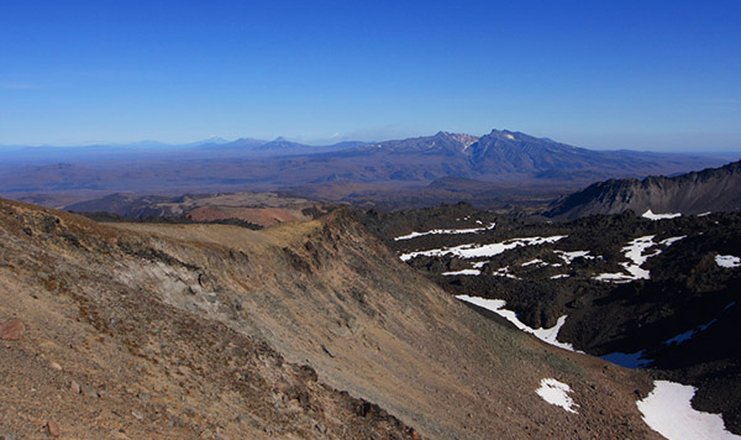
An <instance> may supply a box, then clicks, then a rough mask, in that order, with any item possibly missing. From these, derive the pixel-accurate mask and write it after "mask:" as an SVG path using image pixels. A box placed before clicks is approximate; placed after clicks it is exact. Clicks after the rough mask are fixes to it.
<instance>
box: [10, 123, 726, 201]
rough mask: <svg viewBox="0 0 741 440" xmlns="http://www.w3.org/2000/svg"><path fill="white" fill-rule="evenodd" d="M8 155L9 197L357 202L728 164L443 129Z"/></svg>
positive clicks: (565, 185)
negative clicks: (127, 195) (375, 137)
mask: <svg viewBox="0 0 741 440" xmlns="http://www.w3.org/2000/svg"><path fill="white" fill-rule="evenodd" d="M0 158H1V159H2V160H0V182H1V183H0V193H2V194H5V195H6V196H10V197H18V196H17V194H24V193H25V194H27V193H40V192H59V191H67V192H69V191H80V190H85V191H96V192H98V194H101V193H112V192H120V191H132V192H139V193H141V192H148V193H152V192H169V193H170V194H173V193H180V194H182V193H184V192H187V191H211V192H213V191H232V190H246V189H251V190H286V189H287V190H290V191H292V192H293V193H294V194H297V195H301V196H308V195H311V194H319V193H321V194H322V196H323V197H326V198H328V199H332V200H352V201H354V200H358V199H361V200H362V199H365V198H367V197H369V195H370V194H372V197H373V198H375V199H379V198H380V199H383V198H384V197H395V196H396V195H397V194H399V191H400V190H402V189H405V188H417V189H419V188H422V189H421V191H432V192H434V193H435V194H438V193H439V192H440V191H441V188H440V187H439V185H437V186H435V182H438V181H440V180H441V179H442V180H444V181H445V182H446V183H445V191H447V193H449V194H450V195H452V196H455V193H456V191H457V190H458V189H457V188H456V187H455V185H456V182H462V184H463V185H464V187H463V188H461V190H464V191H468V190H470V188H472V187H473V186H476V187H478V188H489V190H487V191H488V192H490V193H497V192H498V191H501V192H508V191H518V192H527V191H529V190H530V189H532V190H533V191H536V189H537V191H541V192H542V189H543V188H544V187H545V188H547V190H548V191H549V192H559V191H560V192H561V194H563V193H566V192H569V191H573V190H576V189H578V188H582V187H584V186H586V185H588V184H591V183H593V182H595V181H598V180H603V179H608V178H616V177H619V178H625V177H645V176H648V175H654V174H666V175H673V174H677V173H683V172H687V171H691V170H697V169H701V168H706V167H712V166H720V165H722V164H723V163H724V160H723V159H721V158H718V157H711V156H702V155H697V154H694V155H693V154H662V153H651V152H638V151H628V150H621V151H594V150H588V149H584V148H578V147H574V146H571V145H567V144H563V143H560V142H556V141H554V140H551V139H548V138H537V137H534V136H530V135H527V134H525V133H521V132H517V131H509V130H492V131H491V132H490V133H488V134H486V135H484V136H480V137H477V136H473V135H469V134H459V133H446V132H438V133H437V134H435V135H432V136H423V137H415V138H409V139H401V140H389V141H383V142H375V143H363V142H342V143H338V144H334V145H326V146H310V145H305V144H301V143H297V142H293V141H290V140H287V139H284V138H278V139H275V140H273V141H269V142H266V141H262V140H258V139H251V138H241V139H238V140H236V141H231V142H226V141H224V140H223V139H218V138H215V139H210V140H206V141H204V142H203V143H196V144H189V145H181V146H161V147H151V148H146V147H144V146H142V145H139V146H112V147H103V146H96V147H85V148H59V149H58V148H52V147H44V148H20V149H6V150H0ZM472 182H482V184H480V185H478V184H477V185H473V186H472ZM431 184H433V185H432V187H428V186H429V185H431ZM371 187H372V188H371ZM425 188H426V189H425ZM531 192H532V191H531ZM554 195H556V194H554ZM404 197H408V194H407V195H405V196H404ZM435 197H437V196H435ZM435 197H433V200H437V199H436V198H435ZM486 197H489V196H486ZM440 200H447V199H446V198H443V199H440Z"/></svg>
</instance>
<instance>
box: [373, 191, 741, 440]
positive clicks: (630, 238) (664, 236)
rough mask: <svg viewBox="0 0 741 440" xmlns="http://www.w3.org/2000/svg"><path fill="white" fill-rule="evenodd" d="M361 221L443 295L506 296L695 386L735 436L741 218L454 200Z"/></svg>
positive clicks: (601, 351)
mask: <svg viewBox="0 0 741 440" xmlns="http://www.w3.org/2000/svg"><path fill="white" fill-rule="evenodd" d="M364 223H365V224H366V225H367V226H368V227H369V229H370V230H372V231H374V232H375V233H376V234H378V235H379V236H381V237H384V238H385V240H386V241H387V244H388V245H389V246H391V247H392V248H393V249H395V250H396V251H397V252H398V255H399V256H401V257H402V258H403V259H405V260H406V261H407V262H408V264H410V265H411V266H413V267H415V268H417V269H419V270H421V271H422V272H423V273H426V274H428V276H429V277H430V279H432V280H434V281H435V282H437V283H438V284H439V285H440V286H442V287H443V288H445V289H446V290H447V291H449V292H450V293H451V294H454V295H469V296H475V297H482V298H487V299H492V300H499V301H505V302H506V308H507V310H511V311H512V313H514V314H516V316H517V318H518V319H519V320H521V321H522V322H523V323H524V324H525V325H527V326H529V327H531V328H533V329H538V328H546V329H554V328H555V329H556V330H555V331H556V336H557V337H558V341H560V342H561V343H568V344H572V345H573V346H574V348H576V349H578V350H583V351H586V352H587V353H590V354H593V355H596V356H604V357H605V358H607V359H611V360H612V361H614V362H617V363H620V364H621V365H629V366H631V367H643V368H648V369H649V370H648V371H650V373H651V374H652V375H653V376H654V377H655V378H657V379H670V380H674V381H677V382H680V383H683V384H691V385H693V386H696V387H698V388H699V391H698V392H697V394H696V395H695V397H694V400H693V405H694V407H695V408H697V409H700V410H702V411H704V412H708V413H715V414H718V413H722V414H723V418H724V421H725V425H726V427H727V428H728V429H730V430H732V431H733V432H735V433H741V398H739V396H741V393H739V389H741V381H740V380H739V377H741V345H739V343H738V341H737V340H736V338H735V337H734V335H736V334H738V332H739V331H741V309H740V308H739V307H738V304H737V298H738V292H739V291H740V289H741V255H739V249H741V214H739V213H737V212H734V213H717V214H711V215H707V216H682V217H679V218H674V219H665V220H659V221H653V220H649V219H645V218H640V217H636V216H635V215H634V214H633V213H632V212H627V213H624V214H621V215H612V216H591V217H586V218H583V219H579V220H578V221H573V222H568V223H567V222H562V223H552V222H546V221H543V220H542V219H538V218H531V217H510V216H503V215H496V214H494V213H492V212H486V211H479V210H477V209H474V208H472V207H471V206H468V205H462V204H461V205H455V206H446V207H441V208H436V209H428V210H410V211H401V212H395V213H390V214H378V213H375V212H371V213H368V214H367V215H366V218H365V220H364ZM492 223H495V226H494V227H491V224H492ZM412 231H414V232H412ZM451 231H453V232H451ZM455 231H458V232H455ZM425 232H427V233H425ZM534 237H541V238H548V237H550V238H552V239H551V240H544V239H541V240H539V241H538V240H534V239H533V238H534ZM513 316H515V315H513ZM561 320H563V322H561ZM559 323H561V326H560V327H555V326H557V325H559Z"/></svg>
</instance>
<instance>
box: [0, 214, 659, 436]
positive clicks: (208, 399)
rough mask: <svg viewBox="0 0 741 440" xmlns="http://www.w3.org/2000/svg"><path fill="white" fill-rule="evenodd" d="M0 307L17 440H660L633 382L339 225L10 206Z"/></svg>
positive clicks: (1, 379)
mask: <svg viewBox="0 0 741 440" xmlns="http://www.w3.org/2000/svg"><path fill="white" fill-rule="evenodd" d="M0 298H1V299H2V300H1V301H0V321H3V320H7V319H10V318H19V319H21V320H22V321H23V323H24V324H25V328H26V330H25V332H24V334H23V336H22V337H21V339H19V340H17V341H2V345H0V395H2V396H3V397H2V403H3V405H2V409H0V428H2V430H4V431H7V432H11V433H13V434H15V435H16V436H17V437H19V438H26V437H37V436H44V435H46V431H45V430H46V429H47V428H45V427H44V425H45V423H47V421H48V420H52V421H54V422H57V423H58V424H59V426H60V431H61V437H62V438H116V437H120V438H127V437H128V438H232V439H234V438H261V437H270V436H274V437H276V436H277V437H281V438H379V439H381V438H414V437H417V436H420V435H421V436H424V437H429V438H461V439H463V438H472V439H478V438H480V439H489V438H531V437H532V438H544V437H555V438H654V437H655V435H654V434H653V433H652V431H650V430H649V428H648V427H647V426H646V425H645V424H644V423H643V422H642V421H641V419H640V414H639V413H638V411H637V408H636V405H635V400H636V398H637V397H638V395H639V394H645V393H646V392H647V391H648V389H649V388H650V382H649V381H648V379H647V378H646V377H645V376H643V375H642V374H641V373H638V372H632V371H628V370H623V369H621V368H618V367H615V366H613V365H610V364H607V363H604V362H602V361H600V360H598V359H593V358H590V357H587V356H584V355H580V354H575V353H568V352H564V351H561V350H558V349H555V348H553V347H550V346H546V345H543V344H541V343H540V342H539V341H537V340H534V339H532V338H531V337H529V336H527V335H524V334H521V333H519V332H516V331H514V330H511V329H509V328H506V327H504V326H501V325H500V324H498V323H497V322H495V321H493V320H490V319H488V318H486V317H484V316H483V315H481V314H479V313H476V312H475V311H473V310H472V309H470V308H468V307H467V306H465V305H463V304H461V303H458V302H457V301H456V300H455V299H454V298H452V297H450V296H449V295H448V294H446V293H444V292H443V291H441V290H440V289H439V288H437V287H435V286H434V285H433V284H432V283H430V282H429V281H427V280H426V279H425V278H424V277H422V276H421V275H420V274H418V273H416V272H414V271H413V270H412V269H410V268H408V267H406V266H405V265H404V264H401V263H400V262H398V261H397V260H396V259H395V258H394V257H393V255H392V254H391V253H390V252H389V251H388V250H387V249H386V248H385V247H384V246H383V245H382V244H380V243H379V242H377V241H376V240H374V239H373V238H371V237H370V236H369V234H367V233H366V232H365V231H364V230H363V229H362V228H361V227H360V226H359V225H358V224H357V223H356V222H355V220H354V219H353V218H352V217H351V216H350V215H348V214H347V213H346V212H344V211H339V212H336V213H334V214H332V215H330V216H329V217H327V218H325V219H322V220H319V221H311V222H304V223H297V224H290V225H280V226H276V227H273V228H268V229H266V230H263V231H259V232H258V231H250V230H246V229H244V228H238V227H232V226H224V225H156V224H118V225H116V226H115V227H113V226H107V225H100V224H97V223H94V222H91V221H88V220H85V219H82V218H80V217H77V216H73V215H69V214H64V213H61V212H57V211H52V210H45V209H41V208H36V207H33V206H30V205H24V204H20V203H15V202H5V201H0ZM57 367H61V370H60V369H58V368H57ZM546 377H553V378H556V379H558V380H560V381H563V382H565V383H567V384H569V385H570V386H571V387H572V388H573V389H574V392H573V394H572V397H573V398H574V400H575V401H576V403H577V404H578V405H579V407H578V414H572V413H568V412H566V411H564V410H563V409H561V408H559V407H557V406H552V405H549V404H547V403H546V402H545V401H543V400H542V399H541V398H540V397H539V396H538V395H536V394H535V392H534V391H535V389H536V388H537V387H538V385H539V382H540V380H541V379H543V378H546ZM73 381H74V382H75V384H77V385H79V386H80V388H81V393H76V390H77V388H76V387H75V385H73V384H72V382H73ZM348 393H349V394H348ZM351 396H354V397H351ZM361 399H362V400H361ZM0 433H2V432H0Z"/></svg>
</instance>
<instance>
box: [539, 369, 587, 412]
mask: <svg viewBox="0 0 741 440" xmlns="http://www.w3.org/2000/svg"><path fill="white" fill-rule="evenodd" d="M535 392H536V393H538V395H539V396H540V397H542V398H543V400H545V401H546V402H548V403H550V404H551V405H556V406H560V407H561V408H563V409H565V410H566V411H568V412H570V413H574V414H577V413H578V411H577V410H576V407H578V406H579V405H577V404H576V403H575V402H574V399H572V398H571V396H569V393H570V392H571V387H570V386H568V385H567V384H565V383H563V382H559V381H557V380H556V379H553V378H546V379H541V381H540V388H538V389H537V390H535Z"/></svg>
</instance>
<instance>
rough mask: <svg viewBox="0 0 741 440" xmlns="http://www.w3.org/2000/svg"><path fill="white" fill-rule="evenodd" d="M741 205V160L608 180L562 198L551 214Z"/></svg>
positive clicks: (676, 210) (719, 208)
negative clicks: (666, 174) (668, 174)
mask: <svg viewBox="0 0 741 440" xmlns="http://www.w3.org/2000/svg"><path fill="white" fill-rule="evenodd" d="M739 208H741V161H738V162H733V163H730V164H728V165H725V166H723V167H720V168H709V169H705V170H703V171H700V172H692V173H688V174H682V175H679V176H675V177H663V176H651V177H647V178H645V179H643V180H638V179H619V180H615V179H612V180H607V181H604V182H598V183H595V184H593V185H590V186H589V187H587V188H586V189H584V190H582V191H579V192H577V193H574V194H571V195H569V196H567V197H565V198H563V199H562V200H559V201H558V202H556V203H555V204H554V206H552V207H551V208H550V210H549V211H548V212H547V215H548V216H551V217H559V218H566V219H571V218H576V217H582V216H585V215H592V214H617V213H621V212H623V211H627V210H629V209H630V210H633V211H634V212H636V213H637V214H642V213H645V212H646V211H647V210H649V209H650V210H651V211H652V212H653V213H681V214H700V213H703V212H718V211H735V210H738V209H739Z"/></svg>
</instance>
